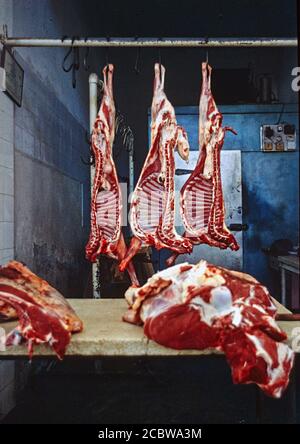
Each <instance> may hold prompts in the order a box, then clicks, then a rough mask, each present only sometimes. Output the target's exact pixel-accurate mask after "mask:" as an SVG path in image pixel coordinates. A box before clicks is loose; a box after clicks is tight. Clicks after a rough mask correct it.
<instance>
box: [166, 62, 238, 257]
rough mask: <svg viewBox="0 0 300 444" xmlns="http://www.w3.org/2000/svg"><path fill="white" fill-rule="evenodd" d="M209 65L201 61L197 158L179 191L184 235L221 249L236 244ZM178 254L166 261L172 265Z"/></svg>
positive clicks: (223, 129)
mask: <svg viewBox="0 0 300 444" xmlns="http://www.w3.org/2000/svg"><path fill="white" fill-rule="evenodd" d="M211 71H212V69H211V67H210V66H209V65H208V64H207V63H202V90H201V96H200V104H199V150H200V151H199V158H198V162H197V165H196V168H195V169H194V171H193V172H192V174H191V175H190V177H189V178H188V180H187V181H186V183H185V184H184V186H183V187H182V189H181V192H180V211H181V217H182V220H183V224H184V226H185V230H186V231H185V236H186V237H187V238H188V239H189V240H190V241H191V242H192V243H193V244H201V243H205V244H208V245H210V246H212V247H218V248H221V249H226V248H231V249H232V250H234V251H235V250H238V249H239V246H238V244H237V242H236V240H235V238H234V236H233V235H232V234H231V233H230V231H229V230H228V228H227V227H226V224H225V208H224V199H223V192H222V182H221V170H220V153H221V149H222V147H223V143H224V138H225V133H226V131H231V132H232V133H234V134H236V132H235V131H234V130H233V129H232V128H231V127H227V126H225V127H222V119H223V117H222V114H221V113H220V112H219V110H218V108H217V105H216V103H215V101H214V98H213V95H212V92H211ZM177 256H178V254H174V255H173V256H171V258H170V259H169V260H168V265H173V264H174V262H175V259H176V257H177Z"/></svg>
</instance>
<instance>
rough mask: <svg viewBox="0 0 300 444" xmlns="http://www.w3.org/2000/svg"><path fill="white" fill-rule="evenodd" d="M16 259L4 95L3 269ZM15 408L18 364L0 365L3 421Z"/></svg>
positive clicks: (1, 98) (0, 104)
mask: <svg viewBox="0 0 300 444" xmlns="http://www.w3.org/2000/svg"><path fill="white" fill-rule="evenodd" d="M13 257H14V106H13V103H12V102H11V100H10V99H9V98H8V97H7V96H6V95H5V94H4V93H3V92H0V265H1V264H4V263H6V262H7V261H9V260H10V259H13ZM14 405H15V362H14V361H0V419H1V418H2V417H3V416H5V415H6V414H7V413H8V412H9V411H10V410H11V409H12V408H13V407H14Z"/></svg>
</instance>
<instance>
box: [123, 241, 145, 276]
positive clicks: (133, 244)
mask: <svg viewBox="0 0 300 444" xmlns="http://www.w3.org/2000/svg"><path fill="white" fill-rule="evenodd" d="M141 245H142V241H141V240H140V239H138V238H137V237H134V236H133V237H132V238H131V241H130V246H129V248H128V250H127V253H126V254H125V255H124V258H123V259H122V261H121V263H120V265H119V270H120V271H124V270H126V268H128V265H129V262H130V261H131V259H132V258H133V257H134V256H135V255H136V253H137V252H138V251H139V249H140V248H141Z"/></svg>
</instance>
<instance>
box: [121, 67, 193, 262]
mask: <svg viewBox="0 0 300 444" xmlns="http://www.w3.org/2000/svg"><path fill="white" fill-rule="evenodd" d="M154 70H155V78H154V94H153V100H152V108H151V119H152V122H151V145H150V149H149V153H148V155H147V157H146V160H145V163H144V166H143V169H142V171H141V174H140V177H139V180H138V182H137V185H136V188H135V190H134V192H133V196H132V198H131V210H130V216H129V219H130V225H131V229H132V232H133V238H132V240H131V245H130V248H129V250H128V252H127V255H126V257H125V259H124V260H123V261H122V262H121V265H120V269H121V270H124V269H126V267H127V266H128V263H129V261H130V259H131V258H132V257H133V256H134V255H135V254H136V253H137V252H138V250H139V249H140V247H141V245H142V244H144V245H150V246H154V247H155V248H156V249H158V250H159V249H161V248H168V249H170V250H172V251H175V252H177V253H186V252H191V250H192V244H191V242H190V241H189V239H185V238H183V237H182V236H180V235H179V234H178V233H177V232H176V230H175V201H174V173H175V161H174V150H175V149H178V153H179V155H180V156H181V157H182V159H184V160H186V161H187V160H188V157H189V143H188V139H187V135H186V132H185V130H184V129H183V128H182V127H181V126H179V125H178V124H177V121H176V116H175V111H174V108H173V106H172V105H171V103H170V102H169V100H168V98H167V96H166V94H165V92H164V81H165V68H164V67H163V66H161V65H160V64H158V63H156V64H155V69H154Z"/></svg>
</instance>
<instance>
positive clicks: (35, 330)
mask: <svg viewBox="0 0 300 444" xmlns="http://www.w3.org/2000/svg"><path fill="white" fill-rule="evenodd" d="M1 299H2V300H4V301H6V302H7V303H9V304H11V306H12V307H14V308H15V310H16V313H17V317H18V319H19V324H18V327H17V328H16V329H15V330H13V331H12V332H11V333H10V335H9V336H8V337H7V341H6V344H7V345H17V344H18V343H19V342H20V341H21V340H26V342H27V344H28V353H29V358H30V359H31V358H32V355H33V346H34V344H43V343H47V344H49V345H50V346H51V347H52V348H53V350H54V351H55V353H56V354H57V356H58V358H59V359H63V357H64V354H65V351H66V348H67V346H68V344H69V342H70V339H71V332H70V331H69V330H68V327H67V325H66V324H65V323H64V321H63V320H62V319H61V318H60V317H59V316H58V315H57V314H56V313H55V311H53V310H49V309H44V308H43V307H41V306H38V305H35V304H32V303H30V302H27V301H24V300H22V299H21V298H20V297H18V296H14V295H12V294H9V293H5V292H2V291H0V300H1Z"/></svg>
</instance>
